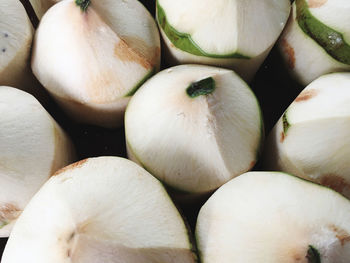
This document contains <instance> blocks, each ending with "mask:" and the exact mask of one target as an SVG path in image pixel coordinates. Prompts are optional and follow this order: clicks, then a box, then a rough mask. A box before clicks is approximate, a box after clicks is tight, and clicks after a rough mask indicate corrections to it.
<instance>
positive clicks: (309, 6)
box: [279, 0, 350, 86]
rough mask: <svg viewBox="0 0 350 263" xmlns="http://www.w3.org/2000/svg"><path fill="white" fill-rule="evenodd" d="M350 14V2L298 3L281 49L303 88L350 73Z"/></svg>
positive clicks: (311, 0) (316, 0) (297, 0)
mask: <svg viewBox="0 0 350 263" xmlns="http://www.w3.org/2000/svg"><path fill="white" fill-rule="evenodd" d="M349 13H350V1H348V0H295V1H294V3H293V6H292V15H291V17H290V19H289V21H288V23H287V26H286V29H285V31H284V33H283V35H282V36H281V38H280V41H279V49H280V50H281V54H282V57H283V58H284V59H285V61H286V63H287V64H288V68H289V70H290V72H291V74H292V75H294V77H295V78H296V79H297V80H298V82H300V83H301V84H302V85H304V86H306V85H308V84H309V83H310V82H311V81H313V80H315V79H316V78H318V77H320V76H321V75H324V74H327V73H331V72H339V71H350V15H349Z"/></svg>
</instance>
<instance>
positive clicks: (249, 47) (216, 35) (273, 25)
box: [159, 0, 290, 81]
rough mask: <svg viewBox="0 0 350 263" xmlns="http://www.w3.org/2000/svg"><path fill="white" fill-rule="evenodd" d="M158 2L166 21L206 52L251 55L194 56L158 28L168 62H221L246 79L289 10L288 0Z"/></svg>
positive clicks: (250, 76) (269, 47)
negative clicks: (233, 56)
mask: <svg viewBox="0 0 350 263" xmlns="http://www.w3.org/2000/svg"><path fill="white" fill-rule="evenodd" d="M159 5H160V6H161V7H162V8H163V9H164V10H165V15H166V17H167V19H168V23H169V24H170V25H171V26H172V27H174V28H175V29H176V30H177V31H178V32H180V33H187V34H189V35H191V38H192V39H193V41H194V42H195V43H196V45H198V46H199V47H200V48H201V49H202V50H203V51H205V52H206V53H208V54H212V55H227V54H233V53H239V54H241V55H245V56H247V57H250V59H237V58H213V57H205V56H196V55H193V54H190V53H188V52H185V51H183V50H180V49H178V48H176V47H175V46H174V44H173V43H171V41H170V40H169V39H168V37H167V36H166V34H165V33H164V31H163V30H162V29H161V30H160V31H161V33H162V37H163V40H164V42H165V44H166V53H167V55H168V56H169V61H170V62H172V63H173V64H187V63H199V64H206V65H213V66H222V67H226V68H230V69H234V70H235V71H236V72H237V73H238V74H239V75H240V76H241V77H242V78H244V79H245V80H246V81H251V80H252V79H253V77H254V75H255V73H256V71H257V70H258V68H259V67H260V65H261V64H262V62H263V61H264V59H265V58H266V56H267V55H268V53H269V51H270V50H271V48H272V46H273V45H274V43H275V41H276V40H277V38H278V36H279V35H280V33H281V32H282V29H283V28H284V25H285V24H286V21H287V19H288V15H289V11H290V3H289V1H284V0H283V1H274V0H272V1H270V0H268V1H254V3H251V2H249V3H248V2H246V1H240V0H237V1H236V0H229V1H227V0H220V1H215V2H212V1H208V0H206V1H198V0H196V1H190V2H188V1H185V0H181V1H171V0H159ZM257 13H258V14H257ZM243 14H244V15H243ZM266 28H268V29H269V30H266ZM256 43H259V44H258V45H257V44H256Z"/></svg>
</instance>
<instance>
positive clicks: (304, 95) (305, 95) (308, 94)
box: [295, 89, 317, 102]
mask: <svg viewBox="0 0 350 263" xmlns="http://www.w3.org/2000/svg"><path fill="white" fill-rule="evenodd" d="M316 95H317V91H316V90H314V89H310V90H305V91H303V92H301V93H300V94H299V96H298V97H296V99H295V101H296V102H300V101H306V100H309V99H311V98H313V97H315V96H316Z"/></svg>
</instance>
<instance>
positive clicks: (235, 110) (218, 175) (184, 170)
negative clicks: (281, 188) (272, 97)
mask: <svg viewBox="0 0 350 263" xmlns="http://www.w3.org/2000/svg"><path fill="white" fill-rule="evenodd" d="M208 77H212V78H213V80H214V82H215V90H214V91H213V92H212V93H210V94H208V95H204V96H198V97H196V98H191V97H190V96H189V95H188V94H187V93H186V89H187V87H188V86H189V85H191V83H194V82H196V81H200V80H203V79H206V78H208ZM125 130H126V140H127V145H128V148H129V157H131V158H132V156H134V158H133V160H135V161H137V162H139V163H141V164H142V165H143V166H144V167H145V168H146V169H147V170H149V171H150V172H151V173H152V174H153V175H155V176H157V177H158V178H159V179H160V180H161V181H163V182H165V183H166V184H168V185H170V186H171V187H173V188H175V189H178V190H182V191H187V192H196V193H202V192H208V191H211V190H213V189H215V188H217V187H219V186H220V185H222V184H223V183H225V182H227V181H228V180H230V179H231V178H232V177H234V176H237V175H238V174H241V173H243V172H245V171H247V170H249V169H251V168H252V166H254V164H255V162H256V159H257V155H258V154H257V152H258V150H259V146H260V145H259V144H260V141H261V139H262V134H261V133H262V119H261V116H260V109H259V105H258V102H257V100H256V98H255V96H254V94H253V93H252V91H251V90H250V89H249V87H248V86H247V85H246V84H245V83H244V81H242V80H241V79H240V78H239V77H238V76H237V75H236V74H235V73H234V72H233V71H230V70H226V69H220V68H215V67H208V66H199V65H183V66H178V67H173V68H170V69H167V70H164V71H162V72H161V73H158V74H157V75H156V76H154V77H153V78H152V79H151V80H149V81H148V82H147V83H145V84H144V85H143V86H142V88H141V89H140V90H139V91H138V92H137V93H136V94H135V95H134V97H133V98H132V100H131V101H130V103H129V106H128V108H127V111H126V116H125Z"/></svg>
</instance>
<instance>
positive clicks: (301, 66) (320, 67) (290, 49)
mask: <svg viewBox="0 0 350 263" xmlns="http://www.w3.org/2000/svg"><path fill="white" fill-rule="evenodd" d="M329 1H330V0H329ZM334 14H336V13H333V14H332V16H333V17H334ZM278 45H279V49H280V51H281V54H282V57H283V58H284V60H285V61H286V62H287V64H288V66H289V71H290V72H291V74H292V75H293V76H294V77H295V78H296V79H297V80H298V82H300V83H301V84H302V85H304V86H306V85H308V84H310V83H311V82H312V81H313V80H315V79H316V78H318V77H320V76H322V75H324V74H327V73H332V72H341V71H349V70H350V65H346V64H343V63H340V62H339V61H337V60H336V59H334V58H332V57H331V56H330V55H329V54H328V53H327V52H326V50H325V49H324V48H322V47H321V46H320V45H318V44H317V42H316V41H314V40H313V39H312V38H310V37H309V36H308V35H306V34H305V33H304V32H303V31H302V29H301V28H300V27H299V25H298V21H297V20H296V7H295V3H293V5H292V15H291V17H290V19H289V20H288V23H287V26H286V28H285V30H284V32H283V34H282V36H281V38H280V40H279V43H278Z"/></svg>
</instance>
